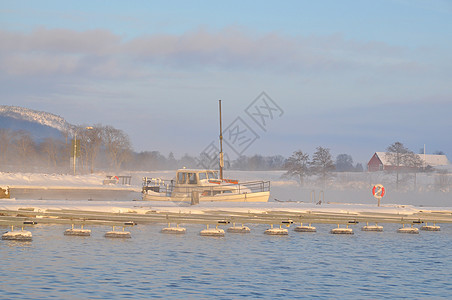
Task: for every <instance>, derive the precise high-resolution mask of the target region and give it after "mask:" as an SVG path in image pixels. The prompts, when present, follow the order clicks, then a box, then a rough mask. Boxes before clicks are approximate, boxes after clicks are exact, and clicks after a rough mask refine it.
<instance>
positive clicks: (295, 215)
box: [0, 203, 452, 237]
mask: <svg viewBox="0 0 452 300" xmlns="http://www.w3.org/2000/svg"><path fill="white" fill-rule="evenodd" d="M102 209H103V210H99V208H97V207H93V208H92V209H89V207H87V208H84V209H76V208H75V207H74V208H67V209H65V208H62V209H57V208H46V209H44V208H42V207H40V208H36V207H31V205H30V206H26V207H19V208H17V207H16V208H14V209H13V208H11V209H0V226H25V225H27V226H33V224H41V225H42V224H72V226H74V225H77V226H80V227H81V229H80V230H82V229H83V226H89V225H96V226H97V225H104V226H110V227H114V226H120V227H124V226H133V225H136V224H138V225H143V224H151V223H162V224H168V227H167V228H163V229H162V232H163V233H185V232H186V230H185V228H183V227H179V225H182V224H200V225H204V226H206V227H207V230H203V231H201V233H200V234H201V235H207V236H222V235H224V230H223V229H221V228H218V226H221V225H227V224H234V225H233V226H232V227H229V229H227V228H225V229H226V231H227V232H232V233H248V232H250V229H249V227H247V226H245V224H247V225H248V224H266V225H269V226H270V230H268V232H266V233H267V234H270V235H285V234H288V232H287V229H285V228H282V226H285V227H290V226H291V225H292V224H294V223H298V224H301V226H298V227H296V228H295V229H294V231H300V232H315V231H316V229H315V227H314V226H311V224H331V225H332V231H331V233H334V234H352V233H353V230H352V229H351V228H349V226H353V225H357V224H359V223H364V224H367V225H366V226H364V227H363V228H362V230H363V231H381V230H382V227H381V226H379V225H375V226H373V225H369V223H373V224H383V223H393V224H400V225H401V226H402V228H401V230H399V231H398V232H401V233H416V231H417V233H419V231H418V228H416V227H414V226H415V225H419V226H422V225H423V224H425V226H423V227H421V229H423V230H425V231H438V230H439V228H440V227H439V226H438V225H436V224H441V223H452V209H451V210H448V209H440V210H432V209H425V208H422V209H418V208H414V207H412V206H409V207H407V206H393V207H386V208H376V207H370V206H365V205H363V206H360V205H356V206H347V205H343V206H340V207H334V206H330V207H328V206H324V207H319V208H316V207H309V206H306V205H305V206H304V207H303V206H301V205H298V206H297V205H291V206H290V205H278V203H269V204H268V206H267V207H262V206H257V205H255V206H249V207H243V204H242V205H235V206H234V205H232V206H228V207H217V206H214V205H206V206H185V207H177V206H173V207H152V208H151V207H149V206H148V207H143V206H138V205H137V208H136V209H132V208H115V210H116V211H117V212H112V211H105V209H106V207H105V206H103V208H102ZM109 209H110V210H112V208H109ZM303 223H305V224H309V226H303ZM428 223H430V224H434V225H433V226H428V225H427V224H428ZM171 224H177V226H176V227H171V226H170V225H171ZM235 224H242V225H241V226H237V227H236V226H235ZM209 226H212V227H214V229H209ZM273 226H275V228H274V227H273ZM333 226H334V227H337V228H335V229H333ZM278 227H279V228H278ZM413 228H414V229H413ZM68 230H69V231H71V232H75V231H77V230H76V229H74V227H72V229H68ZM80 230H79V231H80ZM71 235H78V234H76V233H74V234H71ZM79 235H82V234H79ZM111 235H112V236H113V235H117V236H118V237H119V236H121V237H123V236H125V235H127V234H122V233H119V234H117V233H112V234H111Z"/></svg>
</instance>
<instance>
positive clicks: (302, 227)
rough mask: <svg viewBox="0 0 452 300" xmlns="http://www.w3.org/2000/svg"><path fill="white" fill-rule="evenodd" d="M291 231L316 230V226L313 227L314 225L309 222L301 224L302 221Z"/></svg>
mask: <svg viewBox="0 0 452 300" xmlns="http://www.w3.org/2000/svg"><path fill="white" fill-rule="evenodd" d="M293 231H296V232H317V228H315V227H314V226H311V224H309V226H303V223H300V226H297V227H295V228H294V230H293Z"/></svg>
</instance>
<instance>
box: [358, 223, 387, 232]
mask: <svg viewBox="0 0 452 300" xmlns="http://www.w3.org/2000/svg"><path fill="white" fill-rule="evenodd" d="M361 230H362V231H383V226H380V225H378V224H377V223H375V225H369V223H368V222H366V226H363V227H361Z"/></svg>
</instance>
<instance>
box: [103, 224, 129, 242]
mask: <svg viewBox="0 0 452 300" xmlns="http://www.w3.org/2000/svg"><path fill="white" fill-rule="evenodd" d="M105 237H106V238H121V239H130V238H131V237H132V235H131V234H130V232H128V231H124V227H122V231H115V226H113V230H112V231H109V232H107V233H105Z"/></svg>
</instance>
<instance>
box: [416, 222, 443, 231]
mask: <svg viewBox="0 0 452 300" xmlns="http://www.w3.org/2000/svg"><path fill="white" fill-rule="evenodd" d="M419 229H420V230H425V231H440V230H441V227H439V226H437V225H436V224H435V223H433V225H428V224H427V223H425V225H424V226H421V228H419Z"/></svg>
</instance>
